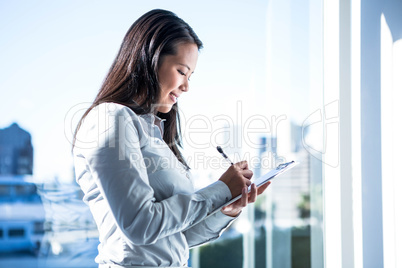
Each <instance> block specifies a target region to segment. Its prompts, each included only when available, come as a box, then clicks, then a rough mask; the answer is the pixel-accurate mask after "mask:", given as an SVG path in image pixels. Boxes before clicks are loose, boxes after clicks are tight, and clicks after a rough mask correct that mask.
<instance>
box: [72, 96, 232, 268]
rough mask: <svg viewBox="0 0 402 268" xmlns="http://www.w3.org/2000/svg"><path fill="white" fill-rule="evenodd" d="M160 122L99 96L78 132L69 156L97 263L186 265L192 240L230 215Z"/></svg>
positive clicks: (214, 234) (206, 235) (211, 234)
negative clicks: (95, 233)
mask: <svg viewBox="0 0 402 268" xmlns="http://www.w3.org/2000/svg"><path fill="white" fill-rule="evenodd" d="M162 133H163V122H162V121H161V120H160V119H159V118H157V117H156V116H154V115H151V114H146V115H137V114H135V113H134V112H133V111H132V110H131V109H130V108H128V107H126V106H123V105H120V104H115V103H103V104H100V105H98V106H97V107H95V108H94V109H92V110H91V112H90V113H89V114H88V116H87V117H86V118H85V119H84V121H83V124H82V125H81V128H80V129H79V131H78V134H77V140H76V145H75V147H74V164H75V172H76V178H77V182H78V184H79V185H80V186H81V189H82V190H83V192H84V194H85V195H84V198H83V200H84V201H85V202H86V203H87V204H88V205H89V207H90V209H91V212H92V215H93V217H94V219H95V221H96V224H97V226H98V230H99V240H100V244H99V246H98V251H99V254H98V256H97V257H96V259H95V261H96V262H98V263H108V264H118V265H143V266H183V265H186V264H187V260H188V257H189V247H193V246H197V245H200V244H202V243H205V242H208V241H212V240H214V239H216V238H218V237H219V235H220V234H221V232H222V231H223V230H224V229H225V228H226V227H228V226H229V224H230V223H231V222H232V221H233V219H234V218H232V217H228V216H226V215H224V214H223V213H221V212H220V211H219V212H217V213H215V214H213V215H211V216H210V217H208V218H206V217H207V216H208V215H209V214H211V213H212V212H213V211H214V210H215V208H219V207H220V206H221V205H223V204H224V203H225V202H226V201H228V200H229V199H231V193H230V190H229V188H228V187H227V186H226V184H225V183H223V182H221V181H217V182H215V183H213V184H211V185H210V186H208V187H206V188H203V189H201V190H199V191H197V192H195V190H194V186H193V182H192V179H191V174H190V172H189V171H187V170H186V169H185V167H184V166H183V165H182V164H181V163H180V162H179V161H178V159H177V158H176V156H175V155H174V154H173V152H172V151H171V150H170V148H169V147H168V146H167V144H166V143H165V142H164V141H163V139H162Z"/></svg>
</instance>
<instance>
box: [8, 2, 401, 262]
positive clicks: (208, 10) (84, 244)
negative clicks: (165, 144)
mask: <svg viewBox="0 0 402 268" xmlns="http://www.w3.org/2000/svg"><path fill="white" fill-rule="evenodd" d="M154 8H162V9H168V10H171V11H173V12H175V13H176V14H177V15H178V16H179V17H181V18H183V19H184V20H185V21H186V22H188V23H189V24H190V25H191V26H192V27H193V29H194V30H195V32H196V33H197V34H198V36H199V37H200V39H201V40H202V41H203V43H204V48H203V49H202V51H201V52H200V56H199V60H198V64H197V68H196V70H195V73H194V74H193V75H192V77H191V82H190V91H189V92H188V93H187V94H184V95H183V96H182V97H181V98H180V100H179V107H180V112H181V115H182V131H183V141H184V149H183V153H184V155H185V156H186V158H187V161H188V163H189V165H190V167H191V169H192V173H193V176H194V178H195V184H196V187H197V188H201V187H204V186H206V185H208V184H210V183H212V182H214V181H216V180H217V179H218V178H219V177H220V175H221V174H222V173H223V172H224V171H225V170H226V169H227V168H228V166H229V165H228V164H227V163H226V162H225V161H224V160H222V158H221V156H220V155H219V154H218V152H217V151H216V149H215V148H216V146H217V145H220V146H222V147H223V148H224V150H225V152H226V153H227V154H228V155H229V157H230V158H231V159H232V160H233V161H239V160H247V161H248V162H249V165H250V168H251V169H252V170H253V171H254V176H255V177H258V176H260V175H262V174H264V173H266V172H267V171H269V170H270V169H273V168H275V167H276V166H277V165H278V164H281V163H283V162H287V161H291V160H295V161H298V162H300V164H299V165H298V166H297V167H295V168H294V169H293V170H291V171H289V172H288V173H285V174H284V175H282V176H281V177H278V178H276V179H275V180H274V181H273V182H272V184H271V186H270V187H269V189H268V190H267V191H266V192H265V193H264V194H263V195H262V196H260V197H259V199H258V200H257V202H256V203H255V204H254V205H251V206H249V207H248V208H247V209H245V211H243V213H242V215H241V217H240V218H239V219H238V220H237V221H236V222H235V223H234V224H233V225H231V226H230V228H229V229H228V230H227V231H226V232H224V233H223V235H222V237H221V238H220V239H218V240H217V241H215V242H213V243H210V244H206V245H203V246H201V247H198V248H195V249H192V250H191V256H190V260H189V266H192V267H193V268H199V267H202V268H213V267H219V268H221V267H230V268H233V267H243V268H257V267H258V268H265V267H267V268H268V267H269V268H271V267H280V268H286V267H289V268H290V267H292V268H293V267H312V268H318V267H324V266H325V267H337V268H338V267H401V266H402V259H401V258H402V257H401V256H402V255H401V254H400V253H402V231H401V230H399V229H398V228H397V227H398V226H401V224H402V212H401V211H402V210H401V209H400V204H402V200H401V199H402V198H401V195H398V193H397V192H396V191H397V189H399V188H400V187H401V186H402V185H401V181H400V180H397V178H400V175H399V174H398V175H397V166H398V162H399V161H402V157H401V154H400V152H401V151H402V143H401V140H400V139H398V137H400V135H401V128H400V126H399V124H398V122H399V120H398V118H399V117H400V116H402V111H401V108H400V105H398V104H399V102H400V101H402V41H401V39H402V1H401V0H387V1H379V0H377V1H375V0H371V1H363V0H361V1H345V0H337V1H322V0H309V1H296V0H281V1H279V0H270V1H269V0H268V1H266V0H264V1H263V0H250V1H247V3H246V2H245V1H240V0H235V1H209V0H208V1H203V2H194V3H187V2H186V3H183V2H180V1H169V2H166V1H148V2H144V1H120V0H119V1H114V2H113V4H112V3H111V2H110V1H85V2H83V1H45V0H41V1H36V2H32V1H23V0H22V1H0V32H1V37H0V48H1V49H0V59H1V60H0V62H1V63H0V100H1V106H0V267H97V264H96V263H95V262H94V258H95V256H96V254H97V245H98V238H97V230H96V226H95V224H94V222H93V219H92V216H91V214H90V212H89V209H88V208H87V207H86V205H85V204H84V203H83V202H82V200H81V199H82V192H81V190H80V189H79V186H78V185H77V184H76V182H75V177H74V176H75V175H74V167H73V162H72V157H71V141H72V135H73V132H74V130H75V126H76V124H77V122H78V120H79V119H80V117H81V115H82V114H83V112H84V111H85V109H86V108H88V107H89V105H90V104H91V102H92V101H93V99H94V97H95V95H96V93H97V92H98V90H99V87H100V85H101V83H102V81H103V79H104V77H105V75H106V73H107V71H108V69H109V67H110V65H111V63H112V61H113V59H114V57H115V55H116V54H117V51H118V49H119V46H120V44H121V41H122V39H123V37H124V35H125V33H126V31H127V30H128V28H129V27H130V26H131V24H132V23H133V22H134V21H135V20H136V19H137V18H138V17H140V16H141V15H142V14H144V13H145V12H147V11H149V10H151V9H154ZM398 253H399V255H398Z"/></svg>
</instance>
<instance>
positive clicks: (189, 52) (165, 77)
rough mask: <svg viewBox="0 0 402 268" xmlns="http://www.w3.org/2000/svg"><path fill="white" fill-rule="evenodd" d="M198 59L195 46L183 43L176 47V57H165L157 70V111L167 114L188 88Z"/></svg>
mask: <svg viewBox="0 0 402 268" xmlns="http://www.w3.org/2000/svg"><path fill="white" fill-rule="evenodd" d="M197 59H198V47H197V45H196V44H190V43H183V44H179V45H178V46H177V53H176V55H166V56H164V57H163V58H162V64H161V65H160V67H159V70H158V77H159V84H160V90H161V91H160V96H159V102H158V107H157V110H158V112H161V113H168V112H169V111H170V110H171V109H172V106H173V104H175V103H176V102H177V99H178V98H179V97H180V95H181V94H182V93H183V92H187V91H188V88H189V79H190V76H191V74H192V73H193V72H194V69H195V66H196V64H197Z"/></svg>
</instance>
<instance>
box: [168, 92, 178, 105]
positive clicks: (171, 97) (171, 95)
mask: <svg viewBox="0 0 402 268" xmlns="http://www.w3.org/2000/svg"><path fill="white" fill-rule="evenodd" d="M169 96H170V99H171V100H172V101H173V102H174V103H176V102H177V98H178V97H177V96H176V95H175V94H174V93H172V92H171V93H170V94H169Z"/></svg>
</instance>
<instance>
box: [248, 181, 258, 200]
mask: <svg viewBox="0 0 402 268" xmlns="http://www.w3.org/2000/svg"><path fill="white" fill-rule="evenodd" d="M255 200H257V186H256V185H255V183H253V184H252V185H251V191H250V194H249V196H248V202H249V203H254V202H255Z"/></svg>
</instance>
